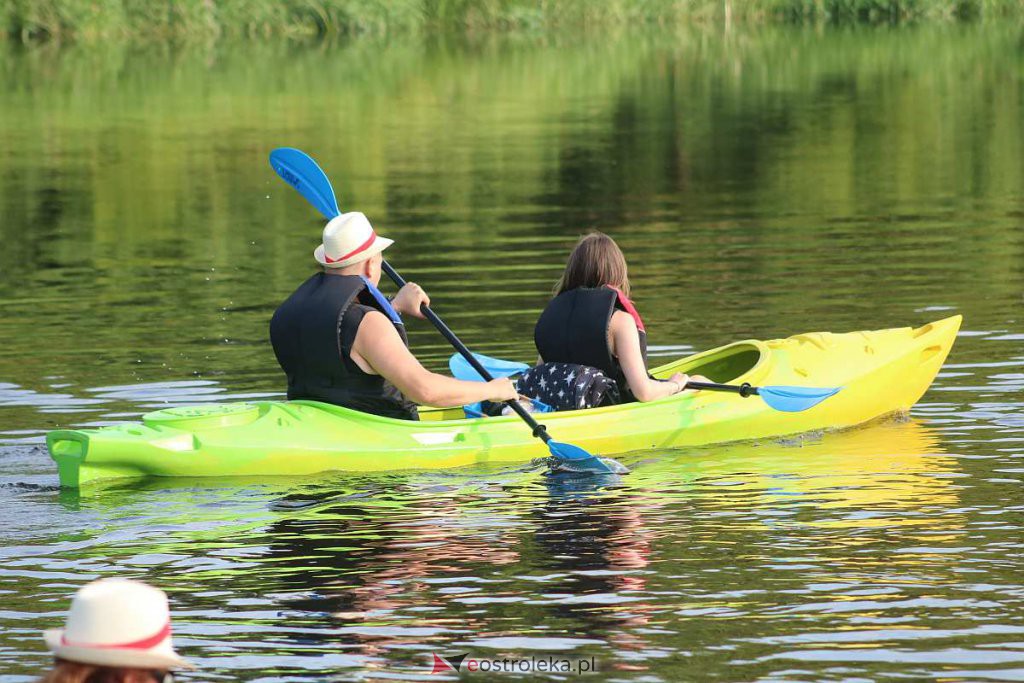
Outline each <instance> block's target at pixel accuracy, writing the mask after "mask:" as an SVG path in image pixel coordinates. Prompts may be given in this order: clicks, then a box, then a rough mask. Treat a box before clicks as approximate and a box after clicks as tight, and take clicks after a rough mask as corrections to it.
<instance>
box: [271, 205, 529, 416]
mask: <svg viewBox="0 0 1024 683" xmlns="http://www.w3.org/2000/svg"><path fill="white" fill-rule="evenodd" d="M392 243H393V241H392V240H389V239H386V238H384V237H380V236H379V235H377V233H376V232H374V230H373V227H372V226H371V225H370V221H369V220H367V218H366V216H364V215H363V214H361V213H359V212H357V211H353V212H351V213H345V214H341V215H340V216H337V217H335V218H333V219H331V221H330V222H329V223H328V224H327V226H326V227H325V228H324V232H323V244H321V245H320V246H319V247H317V248H316V250H315V251H314V252H313V256H314V258H315V259H316V260H317V263H319V264H320V266H321V267H322V269H321V272H318V273H316V274H315V275H313V276H312V277H310V278H309V279H308V280H306V281H305V282H304V283H302V285H301V286H300V287H299V288H298V289H297V290H295V292H294V293H293V294H292V295H291V296H290V297H288V299H287V300H286V301H285V302H284V303H283V304H281V305H280V306H279V307H278V309H277V311H275V312H274V316H273V318H272V319H271V321H270V341H271V343H272V344H273V346H274V354H275V355H276V356H277V361H278V363H280V364H281V368H282V369H283V370H284V372H285V374H286V375H287V377H288V399H289V400H296V399H305V400H313V401H323V402H325V403H332V404H334V405H339V406H344V407H346V408H352V409H353V410H359V411H362V412H365V413H374V414H376V415H383V416H386V417H394V418H399V419H406V420H416V419H418V415H417V412H416V405H417V404H420V405H430V406H438V407H451V406H460V405H467V404H470V403H476V402H477V401H504V400H509V399H515V398H517V396H518V395H517V393H516V390H515V387H514V385H513V384H512V381H511V380H509V379H507V378H502V379H496V380H493V381H491V382H487V383H480V382H464V381H461V380H457V379H453V378H451V377H447V376H445V375H438V374H436V373H433V372H429V371H428V370H426V369H425V368H424V367H423V366H422V365H420V363H419V361H417V360H416V358H415V356H413V355H412V353H411V352H410V351H409V348H408V343H409V342H408V338H407V337H406V334H405V326H404V325H403V324H402V318H401V316H402V315H411V316H413V317H414V318H423V317H424V316H423V314H422V313H421V312H420V306H421V305H426V306H429V305H430V298H429V297H428V296H427V295H426V293H425V292H424V291H423V290H422V289H421V288H420V287H419V285H416V284H414V283H412V282H410V283H408V284H406V285H405V287H403V288H402V289H401V290H400V291H399V292H398V294H397V295H396V296H395V297H394V299H393V300H391V301H388V299H386V298H385V297H384V295H383V294H381V292H380V290H379V289H377V285H378V283H379V282H380V276H381V263H382V262H383V257H382V256H381V252H382V251H384V250H385V249H386V248H388V247H389V246H391V244H392Z"/></svg>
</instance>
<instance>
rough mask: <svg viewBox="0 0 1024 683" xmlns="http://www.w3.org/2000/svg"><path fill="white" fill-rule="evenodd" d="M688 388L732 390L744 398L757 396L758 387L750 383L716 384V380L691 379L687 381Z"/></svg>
mask: <svg viewBox="0 0 1024 683" xmlns="http://www.w3.org/2000/svg"><path fill="white" fill-rule="evenodd" d="M685 388H686V389H702V390H704V391H730V392H732V393H734V394H739V395H740V396H742V397H743V398H746V397H747V396H757V395H758V394H757V387H752V386H750V385H749V384H748V383H746V382H744V383H743V384H739V385H737V384H716V383H714V382H694V381H692V380H691V381H689V382H687V383H686V387H685Z"/></svg>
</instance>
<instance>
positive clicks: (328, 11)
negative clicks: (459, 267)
mask: <svg viewBox="0 0 1024 683" xmlns="http://www.w3.org/2000/svg"><path fill="white" fill-rule="evenodd" d="M1009 15H1016V16H1022V15H1024V0H386V1H382V0H230V1H229V0H0V27H2V31H0V33H2V34H4V35H7V36H13V37H17V38H20V39H22V40H32V39H46V38H67V37H74V38H80V39H86V40H89V39H105V38H114V37H129V38H130V37H135V38H145V39H153V38H202V39H210V38H216V37H219V36H225V35H233V36H239V35H244V36H269V35H325V34H337V33H346V34H348V33H378V34H379V33H388V32H406V31H430V30H439V29H456V30H459V29H461V30H466V31H477V30H508V29H545V28H547V29H551V28H566V27H582V26H599V25H604V26H610V25H623V24H630V25H632V24H639V23H650V22H654V23H671V22H680V21H703V20H725V21H733V20H736V21H748V22H749V21H783V22H786V21H796V22H843V21H866V22H892V21H903V20H914V19H918V18H939V17H944V18H952V19H965V18H979V17H992V16H1009Z"/></svg>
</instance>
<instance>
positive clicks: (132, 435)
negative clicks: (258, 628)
mask: <svg viewBox="0 0 1024 683" xmlns="http://www.w3.org/2000/svg"><path fill="white" fill-rule="evenodd" d="M960 322H961V316H959V315H957V316H953V317H950V318H946V319H944V320H940V321H937V322H933V323H929V324H927V325H924V326H922V327H918V328H909V327H903V328H895V329H889V330H878V331H872V332H850V333H846V334H832V333H829V332H814V333H809V334H800V335H796V336H794V337H789V338H788V339H776V340H771V341H757V340H747V341H740V342H736V343H733V344H729V345H727V346H722V347H719V348H716V349H711V350H709V351H704V352H702V353H698V354H695V355H693V356H689V357H686V358H682V359H679V360H676V361H674V362H671V363H668V364H666V365H662V366H660V367H658V368H655V369H653V370H652V371H651V374H652V375H654V376H655V377H659V378H665V377H669V376H670V375H672V373H674V372H684V373H688V374H700V375H705V376H707V377H708V378H710V379H711V380H712V381H715V382H728V383H731V384H739V383H742V382H749V383H750V384H752V385H754V386H762V385H772V384H781V385H797V386H818V387H828V386H833V387H842V391H840V392H839V393H838V394H836V395H835V396H832V397H831V398H829V399H828V400H826V401H824V402H822V403H820V404H818V405H816V406H814V407H813V408H811V409H809V410H806V411H804V412H799V413H782V412H777V411H775V410H772V409H771V408H769V407H768V406H766V405H765V403H764V402H763V401H762V400H761V399H759V398H756V397H749V398H741V397H739V396H736V395H734V394H724V393H717V392H710V391H698V392H687V393H684V394H677V395H675V396H670V397H667V398H663V399H659V400H657V401H652V402H649V403H627V404H623V405H617V406H608V407H604V408H593V409H589V410H578V411H569V412H562V413H548V414H545V415H543V422H544V423H545V424H546V425H547V427H548V430H549V431H550V433H551V434H552V435H555V437H556V438H557V439H559V440H560V441H566V442H570V443H574V444H577V445H579V446H581V447H583V448H585V449H587V450H589V451H591V452H592V453H598V454H602V455H611V454H616V453H624V452H627V451H635V450H645V449H652V448H658V449H661V448H676V447H681V446H695V445H703V444H714V443H724V442H729V441H743V440H752V439H764V438H771V437H780V436H787V435H792V434H799V433H801V432H807V431H812V430H821V429H832V428H842V427H850V426H853V425H857V424H861V423H863V422H867V421H869V420H873V419H875V418H878V417H881V416H883V415H887V414H890V413H895V412H901V411H906V410H908V409H909V408H910V407H911V406H912V405H914V403H916V402H917V400H918V399H920V398H921V396H922V395H923V394H924V392H925V391H926V390H927V389H928V387H929V386H930V385H931V383H932V380H933V379H934V378H935V375H936V373H938V371H939V369H940V368H941V367H942V364H943V362H944V361H945V359H946V356H947V355H948V354H949V350H950V348H952V346H953V342H954V340H955V338H956V334H957V331H958V330H959V328H960ZM420 415H421V420H420V421H419V422H411V421H407V420H396V419H392V418H387V417H380V416H377V415H368V414H366V413H360V412H357V411H354V410H349V409H347V408H340V407H337V406H333V405H328V404H325V403H318V402H315V401H256V402H252V403H226V404H212V405H200V406H187V407H176V408H168V409H165V410H158V411H156V412H153V413H149V414H147V415H144V416H143V417H142V422H141V423H134V424H124V425H117V426H112V427H102V428H99V429H70V430H58V431H53V432H50V433H49V434H48V435H47V437H46V445H47V448H48V449H49V451H50V455H51V456H52V457H53V459H54V461H55V462H56V463H57V469H58V471H59V475H60V483H61V486H64V487H71V488H77V487H80V486H82V485H83V484H87V483H89V482H93V481H97V480H102V479H108V478H114V477H146V476H160V477H199V476H202V477H218V476H220V477H225V476H268V475H306V474H314V473H317V472H326V471H347V472H375V471H378V472H379V471H393V470H423V469H441V468H450V467H460V466H464V465H471V464H475V463H490V462H524V461H530V460H533V459H536V458H543V457H545V456H547V455H548V449H547V447H546V446H545V445H544V444H543V443H541V442H540V441H539V440H537V439H535V438H533V437H532V436H531V434H530V430H529V428H527V427H526V426H525V425H524V424H523V423H522V422H521V421H520V420H519V418H518V417H516V416H509V417H489V418H478V419H466V418H465V417H463V413H462V410H461V409H450V408H449V409H433V408H427V409H423V410H422V411H421V413H420Z"/></svg>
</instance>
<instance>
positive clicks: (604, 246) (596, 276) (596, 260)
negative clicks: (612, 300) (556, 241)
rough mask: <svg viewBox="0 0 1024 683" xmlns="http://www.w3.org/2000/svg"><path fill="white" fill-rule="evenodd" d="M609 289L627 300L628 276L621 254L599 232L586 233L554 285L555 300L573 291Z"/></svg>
mask: <svg viewBox="0 0 1024 683" xmlns="http://www.w3.org/2000/svg"><path fill="white" fill-rule="evenodd" d="M601 285H611V286H612V287H617V288H619V289H621V290H622V293H623V294H625V295H626V296H627V297H628V296H629V276H628V274H627V271H626V257H625V256H623V255H622V250H621V249H619V245H617V244H616V243H615V240H613V239H612V238H611V237H609V236H608V235H606V234H604V233H603V232H598V231H597V230H595V231H594V232H591V233H588V234H586V235H584V236H583V237H581V238H580V239H579V241H578V242H577V243H576V246H575V247H573V250H572V253H571V254H569V261H568V263H566V264H565V272H563V273H562V277H561V278H559V280H558V284H556V285H555V290H554V292H555V296H558V295H559V294H561V293H562V292H568V291H569V290H570V289H576V288H577V287H591V288H593V287H600V286H601Z"/></svg>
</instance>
